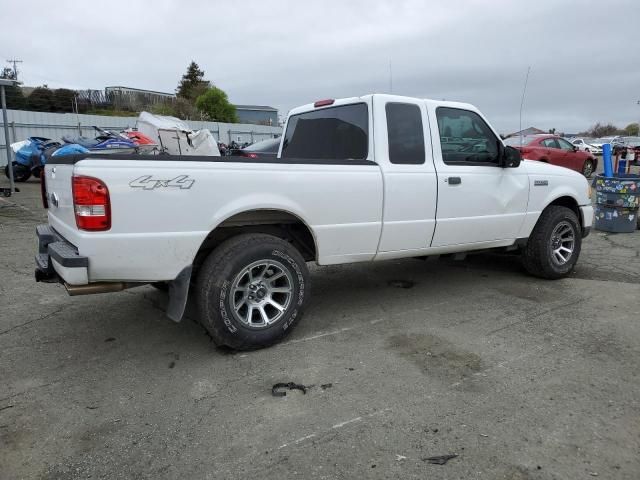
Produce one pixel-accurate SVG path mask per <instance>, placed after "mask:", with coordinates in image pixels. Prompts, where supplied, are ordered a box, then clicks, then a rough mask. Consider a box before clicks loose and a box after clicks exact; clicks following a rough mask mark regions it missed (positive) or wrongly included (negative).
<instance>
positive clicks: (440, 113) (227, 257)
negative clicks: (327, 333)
mask: <svg viewBox="0 0 640 480" xmlns="http://www.w3.org/2000/svg"><path fill="white" fill-rule="evenodd" d="M42 186H43V201H44V202H45V205H46V206H47V208H48V224H46V225H40V226H38V227H37V236H38V241H39V249H38V254H37V256H36V263H37V269H36V280H39V281H48V282H62V283H63V284H64V286H65V287H66V289H67V291H68V292H69V293H70V294H71V295H78V294H87V293H104V292H114V291H119V290H123V289H125V288H130V287H135V286H138V285H144V284H152V285H155V286H158V287H164V288H165V289H167V290H168V293H169V304H168V309H167V314H168V316H169V317H170V318H172V319H174V320H176V321H179V320H180V319H181V318H182V316H183V313H184V309H185V306H186V303H187V299H188V298H192V299H193V301H194V302H195V304H196V305H197V311H198V316H199V321H200V322H201V323H202V325H203V326H204V328H206V330H207V331H208V332H209V333H210V334H211V336H212V337H213V339H214V341H215V342H216V343H217V344H219V345H227V346H229V347H231V348H234V349H253V348H259V347H264V346H268V345H271V344H273V343H275V342H277V341H279V340H281V339H282V338H283V337H285V336H286V335H287V334H288V333H289V332H290V331H291V330H292V329H293V327H294V326H295V325H296V324H297V323H298V322H299V321H300V319H301V318H302V314H303V311H304V308H305V306H306V305H307V303H308V301H309V292H310V288H309V287H310V285H309V283H310V279H309V271H308V269H307V262H316V263H317V264H319V265H335V264H341V263H352V262H377V261H382V260H388V259H396V258H403V257H420V256H429V255H441V254H452V253H461V252H471V251H480V250H487V249H505V250H514V251H515V250H517V251H519V252H520V255H521V257H522V263H523V265H524V267H525V269H526V270H527V271H528V272H529V273H531V274H532V275H535V276H538V277H543V278H548V279H557V278H561V277H564V276H566V275H568V274H569V273H570V272H571V271H572V269H573V268H574V266H575V264H576V262H577V261H578V257H579V255H580V247H581V243H582V239H583V237H585V236H586V235H587V234H588V233H589V230H590V228H591V224H592V221H593V208H592V206H591V201H590V194H589V185H588V184H587V181H586V180H585V178H584V177H583V176H582V175H580V174H579V173H577V172H573V171H571V170H568V169H565V168H561V167H556V166H552V165H548V164H544V163H541V162H535V161H526V160H524V161H521V157H520V153H519V152H518V151H517V150H515V149H513V148H511V147H508V146H505V145H504V144H503V142H502V140H501V139H500V136H499V135H498V134H497V133H496V131H495V130H494V129H493V128H492V127H491V125H490V124H489V122H488V121H487V120H486V119H485V118H484V116H483V115H482V113H481V112H480V111H479V110H478V109H476V108H475V107H474V106H472V105H469V104H465V103H455V102H445V101H435V100H424V99H418V98H409V97H401V96H393V95H379V94H374V95H366V96H363V97H354V98H345V99H340V100H322V101H318V102H315V103H313V104H309V105H304V106H302V107H298V108H295V109H294V110H292V111H291V112H290V114H289V116H288V118H287V122H286V125H285V128H284V135H283V137H282V141H281V144H280V148H279V152H278V156H277V157H275V158H273V157H260V156H258V157H257V158H247V157H186V156H183V157H180V156H170V155H159V156H148V155H147V156H145V155H133V154H132V155H108V156H106V155H94V154H91V155H70V156H59V157H52V158H51V159H50V160H49V161H48V163H47V165H46V168H45V174H44V175H43V184H42Z"/></svg>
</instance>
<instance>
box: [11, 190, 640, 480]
mask: <svg viewBox="0 0 640 480" xmlns="http://www.w3.org/2000/svg"><path fill="white" fill-rule="evenodd" d="M22 190H23V191H22V192H21V193H19V194H17V195H16V196H15V197H12V198H10V199H7V200H5V199H2V200H0V248H1V249H2V253H1V254H0V270H1V271H2V273H3V275H2V282H1V283H0V358H1V361H0V378H1V379H2V382H1V383H0V478H3V479H4V478H7V479H14V478H46V479H48V478H51V479H62V478H64V479H66V478H89V477H91V478H123V479H128V478H154V479H158V478H243V479H244V478H253V477H259V478H275V477H280V478H295V477H298V478H403V479H406V478H463V479H467V478H489V479H493V478H504V479H564V478H567V479H577V478H592V476H596V475H597V476H599V477H600V478H607V479H610V478H613V479H618V478H619V479H636V478H638V471H640V455H639V452H640V381H639V380H640V379H639V376H638V372H640V232H636V233H634V234H627V235H609V234H603V233H601V232H597V231H596V232H593V233H592V235H591V236H590V237H588V238H587V239H586V240H585V243H584V244H583V252H582V256H581V258H580V261H579V263H578V267H577V269H576V271H575V273H574V274H573V275H572V276H571V277H570V278H568V279H564V280H560V281H556V282H552V281H544V280H538V279H534V278H532V277H529V276H527V275H526V274H524V273H523V271H522V270H521V267H520V266H519V263H518V260H517V258H516V257H513V256H499V255H489V254H483V255H474V256H471V257H469V258H468V259H467V260H465V261H460V262H453V261H449V260H435V259H430V260H427V261H421V260H416V259H410V260H401V261H389V262H382V263H378V264H373V265H372V264H362V265H358V264H355V265H348V266H338V267H314V268H312V270H311V273H312V288H313V291H312V302H311V304H310V307H309V309H308V310H307V313H306V316H305V318H304V320H303V321H302V322H301V324H300V325H299V326H298V327H297V329H296V330H295V331H294V332H293V334H292V335H291V336H290V337H288V338H287V339H286V340H285V342H283V343H282V344H280V345H277V346H275V347H272V348H269V349H266V350H260V351H255V352H248V353H233V352H229V351H224V350H219V349H216V348H215V347H214V346H213V344H212V343H211V342H210V341H209V338H208V337H207V336H206V335H205V333H204V330H203V329H202V328H201V327H199V326H198V325H197V324H195V323H194V322H193V321H191V320H189V319H187V320H185V321H183V322H182V323H180V324H176V323H173V322H171V321H170V320H168V319H167V318H166V317H165V316H164V313H163V305H164V302H165V301H166V298H165V297H164V294H162V293H161V292H158V291H156V290H154V289H153V288H151V287H141V288H137V289H132V290H128V291H126V292H123V293H117V294H106V295H97V296H86V297H74V298H71V297H68V296H67V295H66V293H65V292H64V289H63V288H62V287H61V286H57V285H51V284H36V283H35V282H34V280H33V268H34V262H33V256H34V253H35V248H36V239H35V225H37V224H38V223H42V222H43V221H44V219H45V212H44V210H43V209H42V208H41V207H40V206H39V188H38V185H37V183H28V184H25V185H22ZM114 248H117V245H116V246H114ZM290 381H294V382H297V383H302V384H304V385H313V386H312V387H311V388H310V389H309V390H308V392H307V393H306V395H305V394H302V392H299V391H291V392H289V393H288V395H287V396H286V397H274V396H272V395H271V386H272V385H273V384H274V383H278V382H290ZM326 384H331V386H327V385H326ZM320 385H325V388H321V387H320ZM447 454H457V455H458V457H456V458H453V459H451V460H450V461H449V462H448V463H446V464H445V465H433V464H430V463H429V462H428V461H425V459H426V458H427V457H432V456H438V455H447Z"/></svg>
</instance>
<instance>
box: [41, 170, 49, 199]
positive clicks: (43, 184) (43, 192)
mask: <svg viewBox="0 0 640 480" xmlns="http://www.w3.org/2000/svg"><path fill="white" fill-rule="evenodd" d="M45 177H46V175H45V174H44V168H42V169H41V170H40V196H41V197H42V206H43V207H44V208H49V200H48V199H47V181H46V179H45Z"/></svg>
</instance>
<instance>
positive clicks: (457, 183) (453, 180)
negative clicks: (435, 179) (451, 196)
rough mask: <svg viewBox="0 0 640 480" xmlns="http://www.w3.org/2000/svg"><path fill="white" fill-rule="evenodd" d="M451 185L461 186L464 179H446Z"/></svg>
mask: <svg viewBox="0 0 640 480" xmlns="http://www.w3.org/2000/svg"><path fill="white" fill-rule="evenodd" d="M444 181H445V182H447V183H448V184H449V185H460V184H461V183H462V179H461V178H460V177H449V178H445V179H444Z"/></svg>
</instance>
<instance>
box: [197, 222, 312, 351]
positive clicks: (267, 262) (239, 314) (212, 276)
mask: <svg viewBox="0 0 640 480" xmlns="http://www.w3.org/2000/svg"><path fill="white" fill-rule="evenodd" d="M251 265H256V266H254V267H253V268H252V269H250V268H249V267H250V266H251ZM263 268H264V270H262V269H263ZM250 272H251V273H250ZM279 273H282V275H279ZM254 274H255V275H256V276H257V279H256V278H254V277H253V275H254ZM269 278H273V279H274V280H269ZM243 279H247V281H246V282H243ZM263 281H264V282H263ZM279 282H282V283H279ZM242 283H244V285H241V284H242ZM283 285H284V286H283ZM235 287H237V289H236V288H235ZM256 287H257V290H256ZM269 288H274V289H276V290H280V291H283V290H284V291H286V293H280V292H271V290H269ZM250 289H253V290H250ZM252 298H253V299H252ZM308 298H309V271H308V269H307V265H306V263H305V261H304V259H303V258H302V255H300V253H299V252H298V250H296V248H295V247H293V246H292V245H291V244H290V243H288V242H286V241H284V240H282V239H281V238H278V237H275V236H273V235H266V234H242V235H238V236H236V237H232V238H230V239H229V240H226V241H225V242H224V243H222V244H221V245H220V246H219V247H217V248H216V249H215V250H214V251H213V252H211V253H210V254H209V256H208V257H207V259H206V260H205V262H204V263H203V265H202V267H201V268H200V271H199V272H198V276H197V285H196V302H197V305H198V310H199V319H200V323H201V324H202V325H203V326H204V328H206V329H207V331H208V332H209V334H210V335H211V337H212V338H213V341H214V342H215V343H216V345H225V346H227V347H231V348H233V349H236V350H254V349H257V348H263V347H268V346H270V345H273V344H274V343H276V342H278V341H280V340H282V339H283V338H284V337H285V336H286V335H288V334H289V332H291V330H292V329H293V327H295V325H296V324H297V323H298V322H299V321H300V319H301V318H302V314H303V310H304V307H305V305H306V302H307V299H308ZM271 300H273V301H274V302H281V303H277V305H280V307H282V308H281V309H277V308H276V307H274V306H273V305H271V304H270V303H269V304H266V303H264V302H270V301H271ZM259 302H262V303H261V304H260V303H259ZM260 306H261V307H262V308H261V309H260ZM234 307H237V308H234ZM256 311H257V312H258V313H257V314H256ZM270 315H273V322H272V323H269V321H267V319H266V318H267V317H268V316H270ZM243 317H244V318H243ZM243 320H244V321H243Z"/></svg>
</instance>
